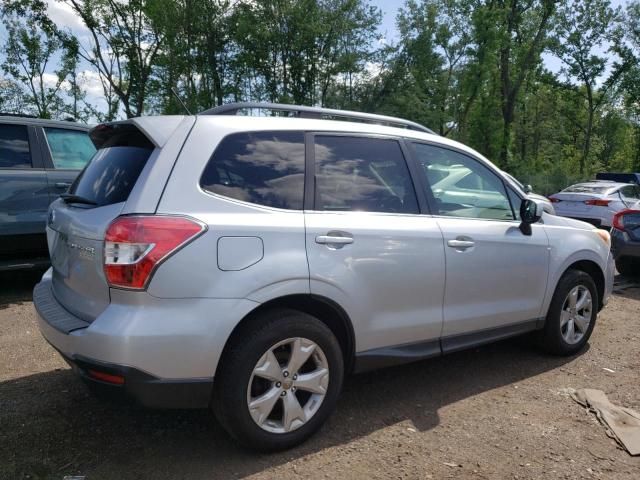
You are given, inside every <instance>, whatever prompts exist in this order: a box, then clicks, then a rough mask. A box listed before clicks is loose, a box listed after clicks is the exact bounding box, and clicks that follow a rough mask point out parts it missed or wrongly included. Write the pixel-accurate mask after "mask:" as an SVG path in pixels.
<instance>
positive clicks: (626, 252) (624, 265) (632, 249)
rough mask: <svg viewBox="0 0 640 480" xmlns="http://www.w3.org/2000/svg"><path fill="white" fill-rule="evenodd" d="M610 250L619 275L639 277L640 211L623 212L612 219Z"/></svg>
mask: <svg viewBox="0 0 640 480" xmlns="http://www.w3.org/2000/svg"><path fill="white" fill-rule="evenodd" d="M611 250H612V252H613V255H614V258H615V259H616V269H617V270H618V272H619V273H621V274H622V275H625V276H640V210H623V211H621V212H618V213H616V215H615V216H614V217H613V227H612V228H611Z"/></svg>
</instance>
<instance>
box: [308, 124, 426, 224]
mask: <svg viewBox="0 0 640 480" xmlns="http://www.w3.org/2000/svg"><path fill="white" fill-rule="evenodd" d="M314 148H315V161H316V199H315V209H316V210H330V211H364V212H382V213H418V202H417V200H416V195H415V191H414V189H413V184H412V182H411V177H410V175H409V170H408V169H407V165H406V163H405V160H404V156H403V155H402V150H401V149H400V145H399V144H398V142H397V141H396V140H388V139H380V138H367V137H344V136H324V135H319V136H317V137H316V138H315V147H314Z"/></svg>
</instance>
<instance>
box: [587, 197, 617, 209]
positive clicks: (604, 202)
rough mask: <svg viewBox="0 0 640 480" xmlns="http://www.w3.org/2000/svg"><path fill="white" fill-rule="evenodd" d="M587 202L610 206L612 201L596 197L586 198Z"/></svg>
mask: <svg viewBox="0 0 640 480" xmlns="http://www.w3.org/2000/svg"><path fill="white" fill-rule="evenodd" d="M584 203H585V204H587V205H593V206H595V207H608V206H609V204H610V203H611V200H601V199H599V198H594V199H593V200H585V201H584Z"/></svg>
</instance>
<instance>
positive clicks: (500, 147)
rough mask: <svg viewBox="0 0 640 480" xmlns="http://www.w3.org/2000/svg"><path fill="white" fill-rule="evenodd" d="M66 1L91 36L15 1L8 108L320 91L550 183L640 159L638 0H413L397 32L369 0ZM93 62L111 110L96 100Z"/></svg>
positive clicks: (211, 101) (342, 104) (542, 186)
mask: <svg viewBox="0 0 640 480" xmlns="http://www.w3.org/2000/svg"><path fill="white" fill-rule="evenodd" d="M58 1H60V2H62V3H65V4H66V5H67V6H69V7H71V9H72V10H73V11H74V12H75V13H76V14H77V15H78V17H79V18H80V19H81V21H82V22H83V24H84V26H85V27H86V28H87V30H88V32H89V35H88V36H84V37H81V38H75V37H74V36H73V34H72V33H71V32H69V31H64V30H62V29H61V28H60V27H59V26H56V25H55V24H54V23H53V22H52V21H51V20H50V19H49V17H48V12H47V3H46V2H45V1H44V0H5V2H4V3H3V7H2V13H3V22H4V24H5V28H6V31H7V34H8V39H7V41H6V42H5V44H4V51H5V52H6V54H5V55H4V61H3V63H2V68H3V71H4V73H5V76H6V78H0V109H1V110H12V111H19V110H21V111H33V112H34V113H36V114H38V115H41V116H58V117H59V116H62V115H67V114H71V115H73V116H74V117H76V118H85V119H86V118H88V117H91V118H93V119H97V120H99V121H103V120H113V119H115V118H118V117H121V116H126V117H130V116H136V115H143V114H155V113H158V114H162V113H165V114H181V113H184V107H183V106H182V104H181V102H180V101H179V100H178V98H177V97H179V98H180V99H181V100H182V101H184V103H185V104H186V106H187V108H188V109H189V110H190V111H192V112H198V111H201V110H204V109H206V108H210V107H212V106H214V105H219V104H222V103H224V102H229V101H245V100H260V101H275V102H287V103H298V104H307V105H320V106H328V107H334V108H345V109H354V110H362V111H367V112H377V113H385V114H390V115H396V116H400V117H404V118H408V119H410V120H414V121H417V122H420V123H423V124H425V125H427V126H429V127H430V128H432V129H433V130H435V131H436V132H438V133H439V134H440V135H443V136H447V137H451V138H453V139H456V140H460V141H462V142H464V143H466V144H468V145H470V146H472V147H474V148H475V149H476V150H478V151H479V152H481V153H482V154H484V155H485V156H486V157H488V158H489V159H490V160H492V161H493V162H495V163H496V164H497V165H499V166H500V167H501V168H503V169H505V170H508V171H510V172H511V173H512V174H514V175H515V176H516V177H518V178H520V180H522V181H523V183H531V184H532V185H533V187H534V189H535V190H537V191H539V192H540V193H544V194H549V193H552V192H554V191H557V190H559V189H560V188H563V187H564V186H566V185H567V184H570V183H574V182H577V181H580V180H584V179H587V178H591V177H592V176H593V175H594V174H595V173H596V172H597V171H599V170H611V171H613V170H617V171H628V170H635V171H640V0H631V2H630V3H628V4H627V5H626V8H625V11H624V12H623V11H622V10H621V9H615V8H613V7H612V6H611V3H610V0H567V1H564V2H556V1H554V0H406V2H405V3H404V4H403V5H402V6H401V8H399V10H398V12H397V27H398V38H397V44H388V43H387V42H384V41H380V39H379V38H378V35H379V34H378V33H377V32H378V28H379V25H380V22H381V12H380V11H379V10H378V9H377V8H375V7H374V6H372V5H371V3H370V0H261V1H254V0H131V1H125V0H58ZM52 65H55V67H53V69H52V68H51V66H52ZM557 65H560V68H557ZM547 66H553V67H554V69H555V70H556V71H553V72H552V71H549V70H548V69H547ZM83 70H84V71H85V72H84V73H83ZM86 70H88V71H89V72H90V73H91V72H92V73H93V74H94V75H95V74H96V73H97V74H98V76H99V79H100V82H101V85H102V90H103V94H104V100H105V101H106V104H107V107H106V109H105V108H101V109H98V108H96V107H95V106H94V105H90V104H89V103H88V102H87V95H86V93H85V90H84V84H83V78H84V77H83V75H85V74H86V73H87V72H86ZM52 72H53V73H52ZM45 78H46V80H47V81H44V79H45ZM174 91H175V92H177V96H176V95H175V94H174V93H173V92H174Z"/></svg>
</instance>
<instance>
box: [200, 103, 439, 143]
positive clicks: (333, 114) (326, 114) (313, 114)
mask: <svg viewBox="0 0 640 480" xmlns="http://www.w3.org/2000/svg"><path fill="white" fill-rule="evenodd" d="M252 109H260V110H273V111H280V112H293V113H294V115H295V116H296V117H299V118H315V119H319V120H342V119H344V120H358V121H361V122H364V123H376V124H382V125H387V126H390V127H400V128H408V129H410V130H417V131H419V132H426V133H431V134H434V135H435V132H434V131H433V130H431V129H429V128H427V127H425V126H424V125H420V124H419V123H416V122H411V121H409V120H404V119H402V118H397V117H388V116H386V115H376V114H373V113H362V112H353V111H350V110H336V109H333V108H318V107H306V106H301V105H287V104H284V103H261V102H239V103H227V104H225V105H220V106H219V107H215V108H210V109H209V110H205V111H203V112H200V113H199V114H198V115H237V114H238V112H239V111H241V110H252Z"/></svg>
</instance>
